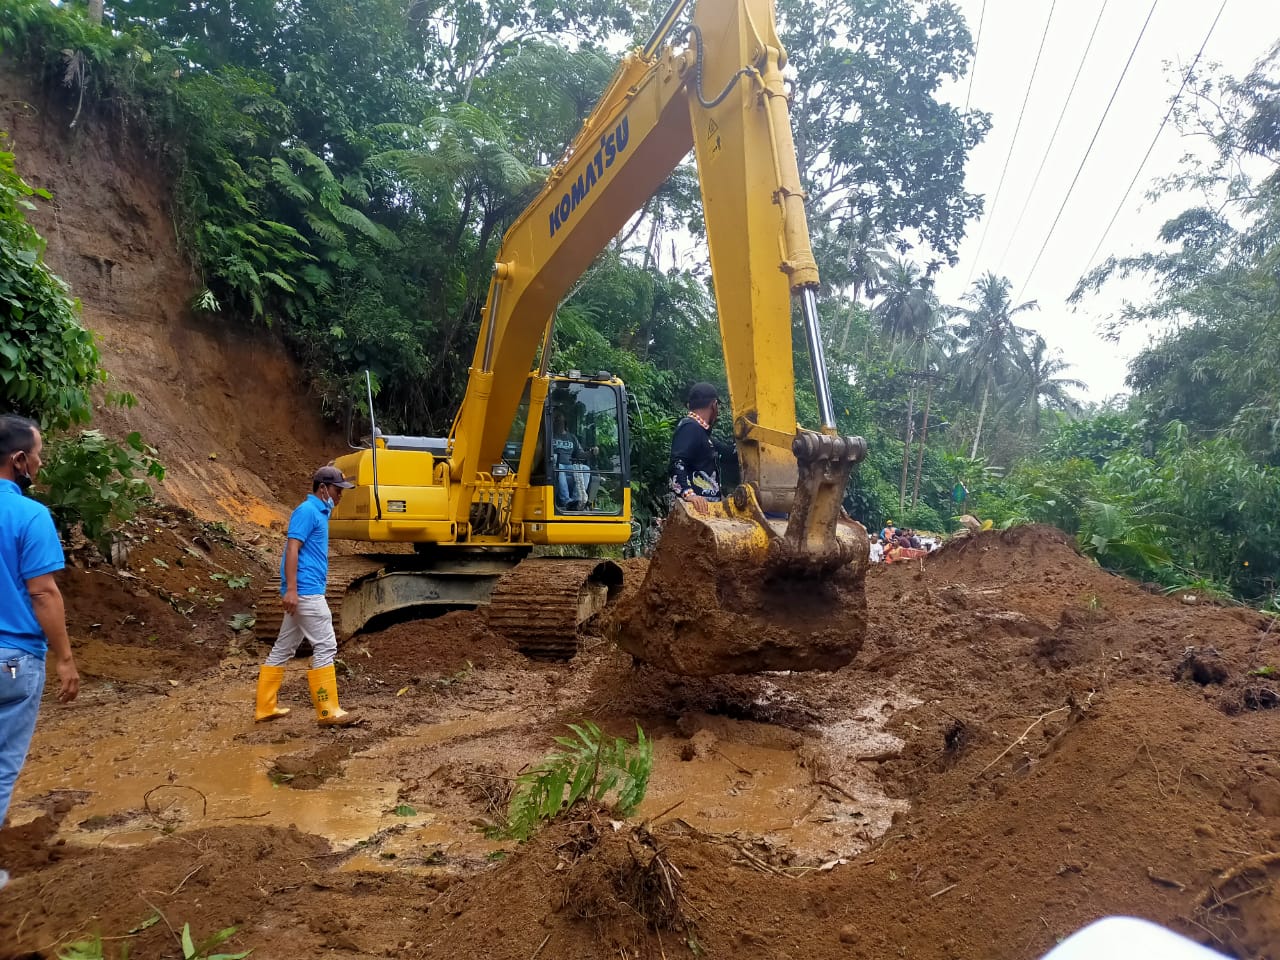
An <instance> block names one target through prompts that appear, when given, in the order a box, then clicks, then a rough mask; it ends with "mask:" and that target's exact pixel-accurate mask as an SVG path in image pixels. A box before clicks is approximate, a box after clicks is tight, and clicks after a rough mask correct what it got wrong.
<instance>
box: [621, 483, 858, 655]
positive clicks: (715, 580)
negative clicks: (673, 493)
mask: <svg viewBox="0 0 1280 960" xmlns="http://www.w3.org/2000/svg"><path fill="white" fill-rule="evenodd" d="M728 522H729V521H721V520H714V519H713V520H709V521H703V520H698V519H695V518H694V517H693V515H692V514H691V513H690V512H689V508H687V507H685V506H684V505H683V504H677V505H676V507H675V509H674V510H673V511H672V513H671V516H670V517H669V518H668V519H667V521H666V523H665V524H664V526H663V532H662V538H661V540H660V541H659V542H658V547H657V550H656V552H655V555H654V557H653V558H652V560H651V561H650V563H649V566H648V570H647V571H646V573H645V577H644V582H643V584H642V585H641V587H640V589H639V591H638V592H637V593H635V594H633V595H631V596H629V597H626V598H624V599H623V600H622V601H621V602H619V603H618V604H617V605H616V607H615V609H614V611H613V612H612V614H611V615H610V616H609V618H608V626H607V628H606V636H608V637H610V638H611V639H612V640H614V642H616V643H617V645H618V646H619V647H621V648H622V649H624V650H626V651H627V652H628V653H630V654H631V655H632V656H634V657H635V658H636V659H637V660H641V661H644V662H645V663H650V664H654V665H655V666H658V667H661V668H662V669H664V670H670V671H671V672H673V673H679V674H683V675H686V676H715V675H717V674H726V673H759V672H761V671H766V670H837V669H839V668H840V667H843V666H844V665H845V664H847V663H849V662H850V661H852V660H853V658H854V657H855V656H857V654H858V651H859V650H860V649H861V648H862V643H863V638H864V637H865V635H866V610H865V600H864V594H863V578H864V576H865V573H866V564H865V562H862V563H859V564H851V565H849V567H847V568H845V569H843V570H841V571H839V572H838V573H836V574H833V575H831V576H828V577H818V576H814V575H810V574H799V575H796V574H785V573H780V572H768V571H762V569H761V567H760V565H759V564H758V563H755V562H752V561H751V560H750V559H749V558H746V557H739V556H725V555H724V551H723V550H722V549H718V548H717V542H716V535H715V532H714V529H713V525H714V524H716V523H728Z"/></svg>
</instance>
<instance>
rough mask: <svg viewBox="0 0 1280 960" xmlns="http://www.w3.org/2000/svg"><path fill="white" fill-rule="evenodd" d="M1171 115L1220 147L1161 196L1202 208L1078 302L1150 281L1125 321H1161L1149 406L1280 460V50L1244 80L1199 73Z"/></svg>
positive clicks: (1139, 374)
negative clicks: (1124, 282) (1121, 282)
mask: <svg viewBox="0 0 1280 960" xmlns="http://www.w3.org/2000/svg"><path fill="white" fill-rule="evenodd" d="M1171 115H1172V117H1173V120H1174V122H1175V123H1176V124H1177V126H1178V128H1179V129H1180V131H1181V132H1182V133H1183V134H1184V135H1196V136H1198V137H1200V138H1203V139H1205V140H1206V141H1207V142H1208V143H1209V144H1210V146H1211V148H1212V151H1213V152H1212V154H1210V155H1209V156H1208V157H1207V158H1205V159H1197V158H1196V157H1195V156H1194V155H1189V156H1188V157H1187V158H1186V159H1185V160H1184V161H1183V164H1182V166H1181V167H1180V169H1179V170H1178V171H1177V172H1176V173H1175V174H1174V175H1172V176H1170V177H1167V178H1165V179H1164V180H1162V181H1160V182H1159V183H1158V185H1157V187H1156V188H1155V190H1154V193H1155V194H1156V195H1167V194H1177V195H1192V196H1194V197H1195V202H1194V203H1193V204H1192V205H1191V206H1189V207H1188V208H1187V209H1185V210H1183V211H1182V212H1181V213H1180V214H1178V215H1177V216H1175V217H1173V218H1171V219H1170V220H1169V221H1167V222H1166V223H1165V224H1164V225H1163V227H1162V228H1161V230H1160V232H1159V234H1158V236H1157V241H1158V245H1157V246H1156V247H1155V248H1154V249H1153V250H1151V251H1149V252H1146V253H1142V254H1139V255H1137V256H1130V257H1121V258H1116V257H1110V258H1108V259H1106V260H1105V261H1104V262H1103V263H1102V265H1101V266H1099V267H1098V268H1097V269H1095V270H1093V271H1091V272H1090V273H1089V274H1088V275H1087V276H1085V277H1083V278H1082V279H1081V280H1080V282H1079V283H1078V285H1077V287H1076V289H1075V291H1074V292H1073V293H1072V300H1073V301H1079V300H1080V299H1081V298H1083V297H1084V296H1085V295H1086V294H1087V293H1089V292H1091V291H1094V290H1097V289H1098V288H1100V287H1101V286H1102V285H1103V284H1105V283H1108V282H1110V281H1111V280H1112V279H1115V278H1123V277H1128V276H1144V277H1146V278H1148V280H1149V283H1150V286H1151V290H1152V295H1151V296H1150V297H1148V298H1147V299H1145V300H1140V301H1136V302H1129V303H1127V304H1126V307H1125V309H1124V310H1123V311H1122V312H1121V314H1120V316H1119V318H1118V320H1117V323H1116V326H1117V327H1122V326H1132V325H1153V326H1155V325H1159V329H1160V332H1159V334H1157V336H1156V337H1155V338H1154V339H1153V343H1152V344H1151V346H1149V347H1148V348H1147V349H1146V350H1144V351H1142V352H1141V353H1140V354H1139V355H1138V356H1137V357H1136V358H1135V359H1134V361H1133V362H1132V363H1131V364H1130V368H1129V379H1128V383H1129V384H1130V386H1132V387H1134V389H1135V390H1136V395H1137V399H1138V401H1139V402H1140V403H1141V404H1143V406H1144V407H1145V408H1146V410H1147V411H1149V413H1150V414H1151V415H1152V416H1153V417H1156V418H1158V419H1160V420H1168V419H1176V420H1179V421H1181V422H1184V423H1185V424H1186V425H1187V426H1188V427H1191V428H1192V429H1194V430H1197V431H1202V432H1209V433H1217V434H1224V435H1228V436H1231V437H1234V438H1236V439H1238V440H1240V441H1241V442H1242V443H1244V444H1245V445H1246V448H1247V449H1248V450H1249V451H1250V452H1251V453H1252V454H1253V456H1255V457H1257V458H1259V459H1266V460H1269V461H1271V462H1273V463H1276V462H1280V308H1278V305H1280V269H1278V267H1280V243H1278V242H1277V237H1280V45H1277V46H1276V47H1273V48H1272V50H1271V51H1270V52H1269V53H1268V54H1267V55H1266V56H1264V57H1263V58H1262V59H1261V60H1260V61H1259V62H1258V64H1257V65H1256V66H1255V67H1254V68H1253V69H1252V70H1251V71H1250V72H1249V73H1248V74H1247V75H1246V76H1245V77H1243V78H1242V79H1238V80H1237V79H1233V78H1230V77H1221V78H1219V77H1216V76H1214V75H1212V73H1200V74H1192V75H1190V76H1189V78H1188V81H1187V85H1186V90H1185V92H1184V94H1183V96H1182V97H1180V98H1179V99H1178V101H1177V102H1176V103H1175V104H1174V106H1173V111H1172V114H1171Z"/></svg>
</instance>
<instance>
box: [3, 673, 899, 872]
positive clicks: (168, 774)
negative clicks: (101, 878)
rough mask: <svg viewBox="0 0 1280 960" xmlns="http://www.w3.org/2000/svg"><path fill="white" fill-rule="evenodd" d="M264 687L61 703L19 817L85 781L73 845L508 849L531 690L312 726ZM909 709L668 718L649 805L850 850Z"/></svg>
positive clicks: (416, 865)
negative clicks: (236, 834) (240, 837)
mask: <svg viewBox="0 0 1280 960" xmlns="http://www.w3.org/2000/svg"><path fill="white" fill-rule="evenodd" d="M286 692H287V693H290V692H291V691H289V690H288V688H286ZM292 692H296V691H292ZM252 699H253V686H252V684H251V683H249V682H247V678H246V677H245V675H244V674H243V673H240V672H237V673H235V674H234V675H231V676H228V675H226V674H224V675H222V676H216V677H211V678H208V679H206V680H203V681H200V682H198V683H195V684H190V685H182V686H180V687H175V689H174V690H173V691H171V693H170V695H169V696H156V695H144V696H138V697H132V698H131V699H130V700H128V701H123V700H121V701H107V702H100V703H90V702H87V701H86V702H85V703H84V704H83V705H81V706H80V707H78V708H75V709H71V710H68V711H66V713H65V714H63V715H62V716H61V717H60V722H59V724H58V733H57V736H56V737H53V736H47V735H46V736H42V735H40V734H39V733H38V734H37V739H36V743H35V748H34V749H33V752H32V755H31V758H30V759H29V761H28V763H27V766H26V769H25V770H24V772H23V775H22V779H21V781H20V783H19V794H18V803H16V804H15V806H14V811H13V817H14V822H15V823H22V822H25V821H26V820H30V819H32V818H34V817H35V816H37V815H38V814H39V813H40V812H42V811H43V809H44V807H45V804H44V803H43V802H42V801H43V800H44V799H45V798H48V797H49V796H50V795H57V794H63V795H69V794H68V792H69V791H76V794H75V795H76V797H77V805H76V806H75V808H74V809H73V811H72V812H71V814H70V816H68V817H67V818H66V819H65V820H64V821H63V824H62V826H61V828H60V834H59V836H60V837H61V838H63V839H66V840H67V841H68V842H69V843H73V844H77V845H82V846H132V845H137V844H143V843H147V842H150V841H152V840H154V839H156V838H157V837H160V836H163V835H165V834H168V833H173V832H180V831H185V830H191V829H196V828H201V827H208V826H212V825H230V824H235V823H251V824H253V825H255V826H279V827H287V826H295V827H297V828H298V829H299V830H302V831H304V832H306V833H309V834H314V835H316V836H320V837H324V838H325V839H326V840H328V841H329V843H330V844H331V845H332V847H333V849H334V850H335V851H349V852H350V853H351V857H350V858H349V859H348V860H347V861H346V863H345V866H344V869H349V870H397V871H399V870H410V871H435V870H439V869H442V868H445V869H448V870H450V871H463V872H465V871H468V870H471V869H474V868H477V867H481V866H483V865H484V864H486V863H489V862H492V861H493V860H495V859H498V858H500V857H502V856H503V855H505V854H504V851H506V850H510V849H512V848H513V846H514V845H513V844H510V843H508V844H505V845H504V844H503V843H501V842H497V841H494V840H492V839H489V838H488V836H487V832H489V831H488V830H487V828H491V827H493V826H494V825H495V824H497V823H500V822H501V820H502V815H503V813H504V811H505V807H506V802H507V797H508V792H509V790H510V787H511V783H512V782H513V780H514V778H515V776H517V775H518V774H519V772H520V771H521V770H522V769H524V768H526V766H527V765H528V764H530V763H532V762H535V761H536V760H537V759H538V758H539V757H541V756H542V755H543V754H544V753H545V752H546V751H547V749H548V748H549V747H550V745H551V744H550V743H549V730H550V728H549V726H548V724H547V722H546V721H545V718H542V719H540V711H539V710H537V709H529V708H528V707H521V706H519V703H518V701H519V700H520V699H521V698H520V697H519V696H514V697H513V700H512V702H511V704H510V705H509V706H508V705H506V704H503V705H500V706H498V709H494V706H492V705H491V706H487V707H484V708H477V707H476V706H474V705H468V704H465V703H456V702H454V703H441V704H439V705H438V706H437V711H436V713H435V715H434V716H430V717H424V716H423V715H422V713H421V712H406V711H409V710H410V708H408V707H407V706H406V704H407V701H406V700H403V699H399V698H396V697H389V698H383V701H384V702H382V703H381V704H375V703H370V704H369V706H370V707H371V708H372V711H371V712H373V713H374V714H375V715H376V716H377V717H378V720H377V722H376V723H374V724H372V726H374V727H376V728H377V729H376V730H371V729H369V728H353V729H352V730H349V731H321V730H317V729H316V728H315V726H314V724H313V723H312V722H311V717H310V710H309V708H308V706H307V705H306V704H305V703H299V702H296V701H297V697H296V696H292V695H291V696H289V697H287V698H283V699H282V702H285V701H287V702H289V703H290V705H291V706H292V707H293V708H294V710H295V712H294V713H293V714H292V715H290V716H289V717H287V718H284V719H281V720H279V721H275V722H273V723H271V724H260V725H254V724H252V723H251V722H249V721H248V719H247V711H248V710H249V708H250V704H251V703H252ZM386 701H389V703H388V702H386ZM909 705H910V701H909V700H908V699H907V698H905V697H902V696H899V697H896V699H895V698H890V699H880V700H877V701H874V702H868V703H867V704H864V705H863V706H862V707H860V708H859V710H857V711H856V712H854V713H852V714H848V713H846V714H844V715H843V716H842V718H841V720H840V721H839V722H838V723H833V724H831V725H830V726H826V727H822V726H813V727H810V728H803V729H793V728H789V727H782V726H775V725H772V724H770V723H763V722H756V721H750V720H736V719H732V718H729V717H725V716H719V715H712V714H701V713H693V714H687V715H685V716H682V717H680V719H679V721H678V722H677V723H676V724H675V727H676V729H675V730H671V729H670V728H669V727H668V728H667V729H658V730H655V734H656V736H655V739H654V740H653V745H654V764H653V775H652V779H651V781H650V785H649V791H648V795H647V797H646V799H645V801H644V803H643V804H642V806H641V807H640V809H639V810H638V811H637V814H636V816H637V817H638V818H640V819H645V818H655V819H658V820H672V819H676V820H682V821H684V822H685V823H686V824H688V825H689V826H691V827H693V828H695V829H697V830H699V831H702V832H705V833H710V834H716V835H725V836H734V837H738V838H751V839H752V840H753V841H758V842H759V843H761V844H763V845H764V846H765V847H767V848H769V849H771V850H776V851H779V853H778V858H779V859H780V860H782V861H784V862H787V863H796V864H800V865H804V864H817V863H823V862H828V861H830V860H833V859H838V858H842V857H851V856H854V855H856V854H857V853H858V852H860V851H861V850H863V849H865V848H866V847H867V846H869V845H870V843H871V842H873V841H874V840H875V838H877V837H879V836H881V835H883V834H884V833H885V832H886V831H887V830H888V829H889V825H890V823H891V822H892V819H893V816H894V814H895V813H896V812H898V811H900V810H903V809H905V806H906V805H905V804H904V803H903V802H901V801H895V800H892V799H890V798H889V797H888V796H887V795H886V794H885V793H884V791H883V790H882V789H881V788H880V786H879V784H878V782H877V780H876V777H875V769H874V768H875V764H874V763H866V762H865V761H866V760H867V759H868V758H874V757H883V756H887V755H890V754H892V753H894V751H895V750H896V749H898V748H899V747H900V743H899V742H898V741H897V740H896V738H894V737H892V736H891V735H889V734H887V733H886V732H885V731H884V729H883V724H884V722H885V721H886V720H887V719H888V718H889V717H891V716H892V715H893V713H894V712H895V711H896V710H898V709H903V708H905V707H906V706H909ZM393 711H401V713H399V714H398V715H394V716H393V715H392V713H393ZM552 732H554V731H552Z"/></svg>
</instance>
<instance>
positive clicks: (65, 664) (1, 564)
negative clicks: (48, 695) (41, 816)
mask: <svg viewBox="0 0 1280 960" xmlns="http://www.w3.org/2000/svg"><path fill="white" fill-rule="evenodd" d="M43 450H44V440H43V438H42V437H41V436H40V430H39V428H38V427H37V426H36V424H35V423H33V422H32V421H30V420H28V419H26V418H25V417H16V416H13V415H11V414H5V415H0V824H2V823H3V822H4V818H5V815H6V813H7V812H8V810H9V801H10V799H11V798H12V796H13V786H14V784H15V783H16V782H17V780H18V773H19V771H21V770H22V764H23V762H24V761H25V760H26V759H27V749H28V747H30V746H31V735H32V734H33V733H34V732H35V729H36V715H37V714H38V713H39V711H40V696H41V694H42V693H44V677H45V656H46V654H47V652H48V649H49V648H50V647H52V648H53V654H54V665H55V669H56V670H57V672H58V699H59V700H61V701H62V702H63V703H69V702H70V701H72V700H74V699H75V698H76V694H77V693H79V692H80V674H79V673H78V672H77V671H76V661H75V658H74V657H73V656H72V655H71V639H70V637H68V636H67V620H66V612H65V610H64V608H63V605H62V593H61V592H60V591H59V590H58V584H57V582H56V581H55V580H54V579H53V575H54V573H55V572H57V571H59V570H61V569H62V567H63V563H64V561H63V555H62V544H61V543H60V542H59V540H58V531H57V530H56V529H55V528H54V525H53V517H51V516H50V515H49V510H48V508H47V507H45V506H44V504H42V503H38V502H36V501H35V500H31V499H29V498H28V497H25V496H23V493H24V491H26V490H27V489H28V488H29V487H30V486H31V484H32V482H33V481H34V480H35V478H36V475H37V474H38V473H39V472H40V465H41V460H40V454H41V453H42V452H43ZM8 880H9V875H8V874H7V873H5V872H4V871H3V870H0V887H2V886H4V885H5V883H7V882H8Z"/></svg>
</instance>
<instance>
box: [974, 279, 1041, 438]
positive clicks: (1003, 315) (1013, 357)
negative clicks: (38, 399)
mask: <svg viewBox="0 0 1280 960" xmlns="http://www.w3.org/2000/svg"><path fill="white" fill-rule="evenodd" d="M1010 287H1011V285H1010V283H1009V280H1008V278H1007V277H1000V276H997V275H996V274H994V273H985V274H983V275H982V276H981V277H979V278H978V279H977V280H976V281H974V284H973V288H972V289H970V290H969V291H968V292H967V293H965V294H964V295H963V296H961V298H960V300H961V303H960V305H959V306H956V307H954V308H953V309H952V313H953V315H954V316H955V317H956V318H957V319H958V320H959V324H958V325H957V329H956V335H957V336H958V337H959V339H960V342H961V343H962V347H961V349H960V351H959V352H958V353H957V354H956V357H955V359H956V366H955V370H956V374H957V382H958V383H959V384H960V386H961V388H962V389H964V390H966V391H967V392H968V393H969V394H970V396H971V397H972V398H973V399H975V400H977V399H978V398H979V397H981V400H980V401H979V403H980V406H979V408H978V424H977V426H976V427H975V428H974V431H973V446H972V447H971V449H970V450H969V459H971V460H972V459H974V458H976V457H977V455H978V445H979V443H980V442H981V440H982V424H983V421H984V420H985V419H986V415H987V407H988V405H989V404H990V402H991V399H992V397H991V392H992V388H993V387H994V386H995V385H996V384H997V381H998V380H999V381H1000V382H1007V381H1008V380H1009V379H1011V378H1012V377H1013V375H1014V374H1015V373H1016V371H1017V368H1018V365H1017V362H1016V361H1017V357H1018V349H1019V345H1020V343H1021V340H1022V338H1024V337H1027V336H1029V335H1030V333H1031V331H1029V330H1027V329H1026V328H1024V327H1019V326H1018V325H1017V324H1015V323H1014V322H1013V318H1014V317H1016V316H1017V315H1018V314H1020V313H1025V312H1026V311H1028V310H1038V309H1039V304H1037V303H1036V301H1034V300H1028V301H1026V302H1025V303H1020V304H1018V305H1017V306H1014V305H1013V304H1012V303H1011V302H1010V299H1011V298H1010V295H1009V294H1010Z"/></svg>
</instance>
